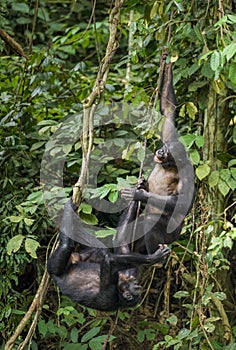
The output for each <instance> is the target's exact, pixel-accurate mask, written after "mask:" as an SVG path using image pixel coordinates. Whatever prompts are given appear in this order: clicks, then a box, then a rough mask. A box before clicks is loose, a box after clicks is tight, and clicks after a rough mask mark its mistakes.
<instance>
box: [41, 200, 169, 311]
mask: <svg viewBox="0 0 236 350" xmlns="http://www.w3.org/2000/svg"><path fill="white" fill-rule="evenodd" d="M136 206H137V202H133V204H132V205H131V204H130V205H129V206H128V207H127V209H126V210H125V213H123V215H122V216H121V221H120V223H119V226H118V229H117V235H118V237H119V241H121V242H124V245H123V246H121V247H116V248H115V250H114V253H111V252H110V251H109V249H108V248H107V247H106V246H105V245H104V244H103V243H102V242H101V241H100V240H98V239H97V238H96V237H95V236H92V235H90V234H89V233H87V232H85V230H84V228H83V226H82V225H81V224H80V219H79V216H78V215H76V214H75V212H74V210H76V209H77V207H76V206H75V205H74V204H73V202H72V200H70V201H69V202H68V203H66V205H65V207H64V213H63V219H62V223H61V226H60V235H59V245H58V247H57V249H56V250H55V252H53V254H52V255H51V256H50V258H49V261H48V266H47V269H48V272H49V274H50V275H51V276H52V278H53V280H54V281H55V282H56V284H57V285H58V286H59V288H60V290H61V292H62V293H63V294H66V295H67V296H69V297H70V298H71V299H72V300H74V301H76V302H78V303H79V304H81V305H84V306H86V307H90V308H95V309H97V310H102V311H113V310H116V309H117V308H119V307H121V308H126V307H132V306H135V305H136V304H137V303H138V302H139V300H140V293H141V291H140V288H141V287H140V286H139V285H138V282H139V278H140V271H139V267H138V266H139V265H142V264H154V263H155V262H158V261H159V260H161V259H163V257H164V256H166V255H167V254H168V253H169V248H168V247H166V246H160V247H159V246H158V249H157V251H156V252H155V253H154V254H151V255H148V256H145V255H142V254H139V253H131V252H130V249H129V246H128V244H126V243H125V242H126V240H125V237H124V240H123V238H122V237H120V236H121V235H123V234H124V233H125V230H124V225H125V224H129V223H130V222H131V221H132V220H133V218H134V216H135V213H134V212H136ZM75 218H76V219H75ZM71 235H72V236H73V237H76V236H80V238H81V239H80V240H79V241H80V242H81V241H82V242H83V243H82V244H80V247H79V251H78V252H74V250H75V248H74V240H73V239H71V238H70V237H69V236H71Z"/></svg>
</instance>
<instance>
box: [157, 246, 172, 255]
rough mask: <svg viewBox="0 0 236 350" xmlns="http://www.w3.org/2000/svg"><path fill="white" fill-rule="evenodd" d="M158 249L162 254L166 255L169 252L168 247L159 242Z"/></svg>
mask: <svg viewBox="0 0 236 350" xmlns="http://www.w3.org/2000/svg"><path fill="white" fill-rule="evenodd" d="M159 251H161V253H162V256H163V257H164V256H166V255H167V254H169V253H170V248H169V247H168V246H167V245H166V244H159Z"/></svg>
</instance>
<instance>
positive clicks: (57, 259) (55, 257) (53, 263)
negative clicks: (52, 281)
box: [47, 232, 74, 276]
mask: <svg viewBox="0 0 236 350" xmlns="http://www.w3.org/2000/svg"><path fill="white" fill-rule="evenodd" d="M73 249H74V242H73V241H72V239H70V238H69V237H68V236H66V235H65V234H64V233H62V232H60V234H59V245H58V247H57V248H56V250H55V251H54V252H53V253H52V255H51V256H50V257H49V260H48V265H47V270H48V272H49V274H50V275H56V276H60V275H63V274H64V273H65V270H66V266H67V264H68V261H69V259H70V255H71V253H72V251H73Z"/></svg>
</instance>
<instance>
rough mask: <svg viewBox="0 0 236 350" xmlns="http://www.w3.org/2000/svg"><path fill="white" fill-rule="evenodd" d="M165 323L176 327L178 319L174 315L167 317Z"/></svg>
mask: <svg viewBox="0 0 236 350" xmlns="http://www.w3.org/2000/svg"><path fill="white" fill-rule="evenodd" d="M166 321H167V322H169V323H170V324H171V325H173V326H176V325H177V322H178V318H177V317H176V316H175V315H172V316H170V317H168V318H167V320H166Z"/></svg>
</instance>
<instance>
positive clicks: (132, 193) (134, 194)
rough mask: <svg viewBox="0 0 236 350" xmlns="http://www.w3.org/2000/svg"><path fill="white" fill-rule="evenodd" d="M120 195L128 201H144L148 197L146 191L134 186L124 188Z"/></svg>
mask: <svg viewBox="0 0 236 350" xmlns="http://www.w3.org/2000/svg"><path fill="white" fill-rule="evenodd" d="M121 196H122V197H123V198H125V199H127V200H129V201H132V200H133V201H141V202H146V201H147V198H148V192H147V191H145V190H142V189H141V190H136V189H134V188H125V189H124V190H122V192H121Z"/></svg>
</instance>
